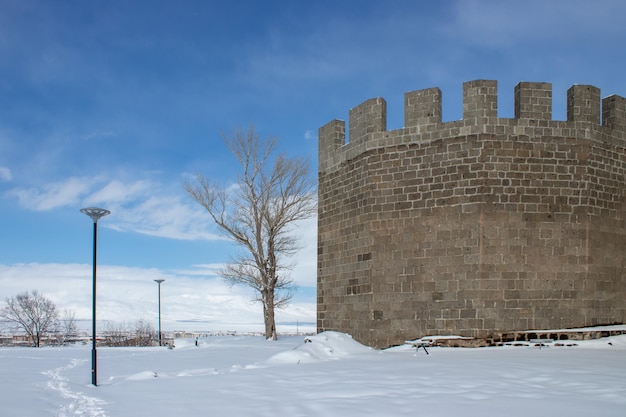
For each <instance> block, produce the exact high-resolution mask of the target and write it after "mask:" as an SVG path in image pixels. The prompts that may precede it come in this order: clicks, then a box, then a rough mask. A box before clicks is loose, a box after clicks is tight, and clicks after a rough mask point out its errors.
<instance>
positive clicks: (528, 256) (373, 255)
mask: <svg viewBox="0 0 626 417" xmlns="http://www.w3.org/2000/svg"><path fill="white" fill-rule="evenodd" d="M514 100H515V103H514V104H515V106H514V107H515V116H514V118H510V119H509V118H499V117H498V115H497V83H496V81H485V80H478V81H471V82H467V83H465V84H464V86H463V119H462V120H458V121H452V122H446V123H442V120H441V114H442V112H441V91H440V90H439V89H438V88H431V89H426V90H419V91H413V92H410V93H407V94H406V95H405V117H404V121H405V123H404V124H405V127H404V128H402V129H397V130H393V131H387V130H386V102H385V100H383V99H382V98H375V99H371V100H367V101H365V102H364V103H362V104H361V105H359V106H357V107H355V108H353V109H352V110H350V114H349V142H348V143H346V142H345V140H346V138H345V123H344V122H343V121H340V120H333V121H331V122H330V123H328V124H326V125H325V126H323V127H322V128H320V129H319V209H318V222H319V223H318V289H317V290H318V313H317V314H318V318H317V327H318V330H319V331H324V330H337V331H342V332H347V333H350V334H351V335H352V336H353V337H354V338H355V339H356V340H359V341H361V342H363V343H366V344H369V345H371V346H375V347H386V346H390V345H394V344H399V343H403V342H404V341H405V340H408V339H414V338H417V337H421V336H425V335H432V334H437V335H445V334H454V335H461V336H471V337H489V336H491V335H493V334H495V333H498V332H507V331H518V330H532V329H551V328H571V327H582V326H593V325H600V324H613V323H625V322H626V274H625V266H626V223H625V218H626V205H625V203H626V201H625V192H626V189H625V188H626V149H625V146H626V99H624V98H622V97H619V96H615V95H613V96H609V97H607V98H604V99H603V100H601V99H600V90H599V89H598V88H595V87H593V86H588V85H575V86H573V87H571V88H570V89H569V90H568V92H567V120H566V121H556V120H552V111H551V109H552V86H551V84H549V83H529V82H523V83H519V84H518V85H517V86H516V87H515V95H514Z"/></svg>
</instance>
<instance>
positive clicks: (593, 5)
mask: <svg viewBox="0 0 626 417" xmlns="http://www.w3.org/2000/svg"><path fill="white" fill-rule="evenodd" d="M625 13H626V4H624V3H622V2H616V1H606V0H599V1H596V2H588V1H585V0H557V1H549V2H546V1H542V0H528V1H524V2H502V1H493V0H462V1H456V2H455V4H454V7H453V8H452V16H451V17H452V19H451V20H450V21H449V22H447V24H445V25H443V26H442V28H443V30H444V32H445V33H447V34H449V35H453V36H454V37H455V38H457V39H458V40H459V41H461V42H464V43H472V44H477V45H482V46H487V47H507V46H512V45H515V44H518V43H524V42H528V41H531V42H532V41H537V40H543V41H545V42H546V43H549V42H561V41H563V40H564V39H565V40H568V41H569V42H575V41H577V40H578V41H580V40H583V39H585V38H586V37H587V36H591V35H594V36H598V35H599V34H606V35H609V34H611V33H617V32H618V31H619V32H621V31H622V30H623V29H622V24H621V19H622V17H623V16H624V14H625Z"/></svg>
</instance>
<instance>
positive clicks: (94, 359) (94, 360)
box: [80, 207, 111, 386]
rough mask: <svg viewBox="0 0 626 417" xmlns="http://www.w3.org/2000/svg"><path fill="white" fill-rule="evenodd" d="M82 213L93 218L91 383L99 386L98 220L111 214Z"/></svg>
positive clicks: (90, 209) (86, 210)
mask: <svg viewBox="0 0 626 417" xmlns="http://www.w3.org/2000/svg"><path fill="white" fill-rule="evenodd" d="M80 212H81V213H83V214H86V215H87V216H89V217H91V220H93V300H92V319H91V330H92V336H91V341H92V345H91V383H92V384H93V385H95V386H98V371H97V362H98V358H97V351H96V254H97V247H98V243H97V242H98V220H99V219H100V218H101V217H104V216H106V215H109V214H111V212H110V211H109V210H105V209H101V208H97V207H87V208H83V209H80Z"/></svg>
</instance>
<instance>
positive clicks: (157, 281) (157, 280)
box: [154, 279, 165, 346]
mask: <svg viewBox="0 0 626 417" xmlns="http://www.w3.org/2000/svg"><path fill="white" fill-rule="evenodd" d="M163 281H165V280H164V279H155V280H154V282H156V283H157V284H159V346H163V345H162V344H161V283H162V282H163Z"/></svg>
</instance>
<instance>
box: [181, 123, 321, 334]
mask: <svg viewBox="0 0 626 417" xmlns="http://www.w3.org/2000/svg"><path fill="white" fill-rule="evenodd" d="M224 141H225V143H226V146H227V148H228V149H229V150H230V152H231V153H232V154H233V155H234V156H235V158H236V159H237V161H238V162H239V164H240V165H241V168H242V170H241V173H240V174H239V176H238V177H237V180H236V182H235V183H234V184H233V185H231V186H230V187H225V186H222V185H219V184H217V183H215V182H211V181H210V180H209V179H207V178H206V177H204V176H202V175H200V174H198V175H196V177H195V179H194V180H192V181H187V182H185V183H184V188H185V190H186V191H187V193H188V194H189V195H190V196H191V197H192V198H193V199H194V200H195V201H197V202H198V203H199V204H200V205H202V206H203V207H204V208H205V209H206V210H207V212H208V213H209V215H210V216H211V218H212V219H213V220H214V221H215V223H216V224H217V226H218V227H219V229H220V230H221V231H222V232H223V233H224V234H225V236H227V237H228V238H229V239H231V240H232V241H234V242H235V243H236V244H237V245H238V246H239V247H240V248H241V249H242V250H240V251H238V252H237V253H236V254H235V255H233V257H232V259H231V260H230V262H229V263H228V264H227V265H226V266H225V267H224V269H223V270H222V271H221V273H220V274H221V276H222V277H223V278H224V279H225V280H226V281H227V282H228V283H230V284H231V285H234V284H244V285H247V286H249V287H251V288H253V289H254V290H255V292H256V294H257V301H260V302H261V303H262V304H263V311H264V319H265V332H266V336H267V337H268V338H269V337H273V338H276V332H275V327H276V326H275V320H274V308H280V307H284V306H285V305H287V304H288V303H289V301H290V299H291V296H292V291H293V289H294V282H293V280H292V279H291V277H290V276H289V270H290V269H291V267H290V265H289V264H288V258H289V256H291V255H293V254H294V253H295V252H296V251H297V250H298V249H299V245H298V239H297V238H296V237H295V236H294V233H293V232H294V225H295V223H296V222H298V221H300V220H304V219H307V218H309V217H311V216H312V215H313V214H314V213H315V209H316V202H317V200H316V193H315V186H316V183H315V180H314V178H313V177H312V176H311V173H310V168H309V162H308V160H306V159H303V158H289V157H287V156H285V155H284V154H277V153H276V147H277V140H276V138H273V137H269V138H267V139H261V138H260V136H259V135H258V134H257V133H256V132H255V129H254V127H253V126H250V127H249V129H247V130H241V129H239V130H236V131H235V132H234V134H233V135H231V136H225V137H224Z"/></svg>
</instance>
